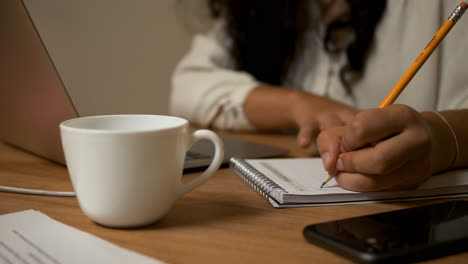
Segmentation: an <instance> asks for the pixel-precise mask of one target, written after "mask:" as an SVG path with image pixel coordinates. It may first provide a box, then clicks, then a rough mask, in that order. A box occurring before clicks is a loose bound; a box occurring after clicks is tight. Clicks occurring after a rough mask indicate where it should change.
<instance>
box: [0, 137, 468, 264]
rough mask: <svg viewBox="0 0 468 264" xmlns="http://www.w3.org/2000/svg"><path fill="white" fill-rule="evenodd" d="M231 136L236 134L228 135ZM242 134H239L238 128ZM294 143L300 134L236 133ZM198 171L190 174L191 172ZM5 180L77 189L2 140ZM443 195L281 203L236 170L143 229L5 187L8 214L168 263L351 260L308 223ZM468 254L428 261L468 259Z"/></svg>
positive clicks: (72, 202) (57, 168) (69, 201)
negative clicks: (311, 237) (39, 219)
mask: <svg viewBox="0 0 468 264" xmlns="http://www.w3.org/2000/svg"><path fill="white" fill-rule="evenodd" d="M228 135H229V134H228ZM233 135H234V134H233ZM235 136H237V137H241V138H244V139H248V140H252V141H256V142H261V143H266V144H271V145H276V146H283V147H288V148H291V153H290V155H292V156H299V157H300V156H305V155H306V154H305V152H304V151H302V150H300V149H299V148H297V147H295V143H294V142H295V141H294V138H293V137H285V136H279V135H253V134H243V135H235ZM193 175H195V173H192V174H189V175H186V176H184V178H185V179H187V178H190V177H191V176H193ZM0 185H8V186H15V187H23V188H37V189H48V190H60V191H73V190H72V186H71V183H70V181H69V178H68V173H67V171H66V168H65V167H63V166H61V165H58V164H55V163H52V162H49V161H46V160H44V159H41V158H39V157H36V156H34V155H31V154H28V153H25V152H23V151H21V150H18V149H15V148H12V147H11V146H8V145H6V144H4V143H1V142H0ZM434 202H435V201H423V202H407V203H387V204H366V205H346V206H327V207H310V208H294V209H274V208H273V207H271V206H270V204H269V203H267V202H266V201H265V200H263V198H261V197H260V195H258V194H257V193H255V192H254V191H253V190H252V189H251V188H250V187H249V186H248V185H247V184H245V183H244V182H243V181H242V180H241V179H240V178H239V177H238V176H236V175H234V174H233V172H232V171H231V170H230V169H228V168H223V169H221V170H220V171H219V172H217V175H216V176H215V177H213V178H212V179H210V180H209V181H208V182H207V183H205V184H204V185H202V186H201V187H199V188H197V189H196V190H194V191H193V192H191V193H189V194H187V195H185V196H184V197H182V198H181V199H180V200H178V201H177V202H176V204H175V205H174V207H173V208H172V210H171V211H170V212H169V214H168V215H167V216H166V217H164V218H163V219H162V220H161V221H159V222H157V223H155V224H153V225H151V226H148V227H145V228H141V229H127V230H121V229H110V228H106V227H102V226H99V225H97V224H95V223H94V222H92V221H91V220H90V219H89V218H87V217H86V216H85V215H84V214H83V213H82V212H81V210H80V208H79V207H78V203H77V200H76V199H75V198H71V197H48V196H33V195H23V194H13V193H1V192H0V214H5V213H11V212H16V211H21V210H27V209H36V210H39V211H41V212H43V213H45V214H47V215H48V216H50V217H52V218H54V219H56V220H58V221H60V222H62V223H65V224H67V225H70V226H73V227H76V228H78V229H81V230H83V231H86V232H89V233H92V234H94V235H96V236H98V237H101V238H103V239H106V240H108V241H110V242H113V243H115V244H117V245H120V246H122V247H125V248H128V249H132V250H134V251H137V252H140V253H143V254H145V255H148V256H152V257H154V258H157V259H159V260H162V261H165V262H168V263H282V264H284V263H321V264H323V263H350V262H349V261H347V260H346V259H343V258H341V257H339V256H336V255H334V254H332V253H330V252H328V251H326V250H323V249H321V248H318V247H315V246H313V245H311V244H308V243H307V242H306V241H305V240H304V238H303V237H302V229H303V227H304V226H306V225H307V224H311V223H316V222H321V221H327V220H334V219H339V218H344V217H351V216H358V215H363V214H370V213H377V212H383V211H388V210H392V209H399V208H405V207H410V206H415V205H422V204H429V203H434ZM467 262H468V253H463V254H458V255H454V256H449V257H445V258H441V259H436V260H432V261H428V262H427V263H467Z"/></svg>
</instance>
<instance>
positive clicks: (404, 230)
mask: <svg viewBox="0 0 468 264" xmlns="http://www.w3.org/2000/svg"><path fill="white" fill-rule="evenodd" d="M304 236H305V238H306V239H307V240H308V241H309V242H312V243H314V244H317V245H319V246H322V247H325V248H327V249H329V250H332V251H334V252H335V253H338V254H341V255H343V256H346V257H349V258H352V259H354V260H358V261H361V262H366V263H384V262H393V263H395V261H420V260H424V259H428V258H434V257H440V256H444V255H449V254H454V253H458V252H461V251H465V250H468V201H461V200H460V201H450V202H444V203H438V204H433V205H426V206H420V207H414V208H409V209H402V210H396V211H390V212H385V213H379V214H373V215H366V216H359V217H354V218H348V219H343V220H337V221H331V222H325V223H319V224H313V225H309V226H306V227H305V228H304Z"/></svg>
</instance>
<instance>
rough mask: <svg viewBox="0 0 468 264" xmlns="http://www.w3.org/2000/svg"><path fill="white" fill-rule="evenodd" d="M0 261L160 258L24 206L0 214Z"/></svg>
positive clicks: (147, 263) (149, 263)
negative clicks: (123, 246)
mask: <svg viewBox="0 0 468 264" xmlns="http://www.w3.org/2000/svg"><path fill="white" fill-rule="evenodd" d="M0 263H8V264H10V263H15V264H16V263H21V264H39V263H41V264H42V263H47V264H49V263H50V264H62V263H67V264H68V263H71V264H74V263H76V264H78V263H79V264H82V263H143V264H157V263H163V262H161V261H158V260H155V259H152V258H149V257H147V256H144V255H141V254H138V253H136V252H133V251H130V250H127V249H125V248H122V247H119V246H117V245H114V244H112V243H109V242H107V241H105V240H103V239H101V238H98V237H96V236H94V235H91V234H89V233H86V232H83V231H80V230H78V229H75V228H73V227H70V226H67V225H65V224H63V223H60V222H58V221H55V220H53V219H52V218H50V217H48V216H47V215H45V214H43V213H41V212H39V211H35V210H27V211H21V212H16V213H11V214H5V215H0Z"/></svg>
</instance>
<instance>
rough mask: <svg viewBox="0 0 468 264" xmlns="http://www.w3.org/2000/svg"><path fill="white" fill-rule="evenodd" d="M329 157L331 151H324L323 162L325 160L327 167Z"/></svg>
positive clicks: (324, 164)
mask: <svg viewBox="0 0 468 264" xmlns="http://www.w3.org/2000/svg"><path fill="white" fill-rule="evenodd" d="M329 157H330V153H328V152H324V153H322V162H323V166H324V167H326V165H327V162H328V158H329Z"/></svg>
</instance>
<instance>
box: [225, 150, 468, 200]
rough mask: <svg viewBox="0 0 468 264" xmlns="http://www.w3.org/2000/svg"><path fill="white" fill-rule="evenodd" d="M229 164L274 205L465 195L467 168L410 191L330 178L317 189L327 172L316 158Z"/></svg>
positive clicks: (239, 161) (244, 161) (233, 161)
mask: <svg viewBox="0 0 468 264" xmlns="http://www.w3.org/2000/svg"><path fill="white" fill-rule="evenodd" d="M230 167H231V169H232V170H233V171H234V173H235V174H237V175H238V176H240V177H241V178H242V179H243V180H244V181H245V182H246V183H248V184H249V185H250V186H251V187H252V188H253V189H254V190H255V191H256V192H258V193H259V194H260V195H261V196H263V197H264V198H265V199H266V200H267V201H268V202H269V203H270V204H271V205H272V206H273V207H276V208H284V207H303V206H324V205H342V204H358V203H374V202H389V201H408V200H425V199H441V198H456V197H468V170H453V171H449V172H445V173H441V174H436V175H433V176H432V177H431V178H429V179H428V180H427V181H426V182H424V183H423V184H422V185H421V186H419V188H417V189H414V190H404V191H378V192H353V191H348V190H345V189H343V188H341V187H339V186H338V184H337V183H336V181H335V180H334V179H332V180H330V181H329V182H328V183H327V185H325V186H324V187H323V188H320V185H321V184H322V181H323V179H324V178H325V176H326V175H327V172H326V171H325V170H324V169H323V165H322V160H321V159H319V158H282V159H241V158H231V160H230Z"/></svg>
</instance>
